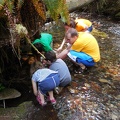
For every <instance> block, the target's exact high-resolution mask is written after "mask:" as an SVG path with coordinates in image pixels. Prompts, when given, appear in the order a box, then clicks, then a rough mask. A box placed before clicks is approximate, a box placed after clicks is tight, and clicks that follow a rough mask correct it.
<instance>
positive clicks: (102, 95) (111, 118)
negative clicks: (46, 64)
mask: <svg viewBox="0 0 120 120" xmlns="http://www.w3.org/2000/svg"><path fill="white" fill-rule="evenodd" d="M72 15H74V16H80V15H79V14H78V13H72ZM83 16H84V17H86V18H88V19H90V20H91V21H92V22H93V21H94V22H96V23H97V25H96V26H97V27H96V26H94V27H96V28H97V29H98V30H99V31H103V32H105V33H106V34H107V36H106V37H103V36H101V34H100V35H97V36H96V35H95V37H96V38H97V41H98V43H99V46H100V51H101V60H100V62H98V63H97V64H96V65H95V66H94V67H92V68H88V70H87V71H86V72H84V73H83V74H75V73H74V67H71V62H70V61H68V60H66V61H65V62H66V63H67V65H68V67H69V69H70V71H71V75H72V79H73V81H72V83H71V85H70V86H68V87H66V88H64V89H63V90H62V92H61V93H60V94H59V95H56V94H55V97H56V100H57V104H56V105H55V106H52V105H51V104H49V103H48V105H47V106H46V107H44V108H43V107H41V106H40V105H39V104H38V103H37V101H36V99H35V97H34V95H33V93H32V88H31V87H30V88H29V87H27V86H25V85H21V88H20V87H19V89H18V90H20V91H21V92H22V93H23V94H22V96H21V97H20V98H17V99H16V100H17V101H16V100H14V101H13V100H7V101H6V105H7V106H8V107H11V106H12V105H13V104H14V105H17V104H19V103H20V102H24V101H32V105H31V106H30V107H29V108H28V111H27V116H26V118H25V119H27V120H58V119H59V120H119V119H120V116H119V113H120V109H119V108H120V87H119V86H120V54H119V53H120V27H119V26H120V23H118V22H117V23H113V22H112V21H110V20H109V19H106V18H105V17H102V16H99V17H96V18H95V17H94V19H93V18H92V16H90V15H89V14H86V13H83ZM54 29H55V30H54ZM52 30H53V31H52ZM52 30H51V31H50V32H51V33H52V34H53V37H54V48H58V46H59V44H60V43H61V42H60V41H61V40H62V38H63V36H64V34H63V28H61V26H59V27H56V26H54V27H53V29H52ZM15 86H16V87H15V88H18V87H17V85H15ZM21 89H22V90H21ZM14 102H16V104H15V103H14ZM12 103H13V104H12ZM10 105H11V106H10Z"/></svg>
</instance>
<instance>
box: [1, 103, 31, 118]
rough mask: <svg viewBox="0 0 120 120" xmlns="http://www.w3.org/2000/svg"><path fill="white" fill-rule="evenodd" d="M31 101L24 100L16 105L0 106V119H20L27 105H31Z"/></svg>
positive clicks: (25, 111) (24, 114)
mask: <svg viewBox="0 0 120 120" xmlns="http://www.w3.org/2000/svg"><path fill="white" fill-rule="evenodd" d="M31 104H32V102H31V101H30V102H24V103H22V104H20V105H19V106H18V107H11V108H0V119H4V118H6V117H7V118H10V119H11V120H21V118H24V117H25V116H26V113H27V110H28V107H29V106H31Z"/></svg>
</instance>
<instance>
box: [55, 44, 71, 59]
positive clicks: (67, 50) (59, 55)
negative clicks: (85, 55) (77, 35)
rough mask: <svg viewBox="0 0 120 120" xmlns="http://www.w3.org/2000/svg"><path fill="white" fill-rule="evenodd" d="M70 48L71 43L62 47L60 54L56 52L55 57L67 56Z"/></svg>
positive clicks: (63, 57)
mask: <svg viewBox="0 0 120 120" xmlns="http://www.w3.org/2000/svg"><path fill="white" fill-rule="evenodd" d="M70 48H71V45H69V46H68V47H67V48H66V49H64V50H63V51H62V52H61V53H60V54H57V58H61V59H65V58H66V57H67V54H68V52H69V51H70Z"/></svg>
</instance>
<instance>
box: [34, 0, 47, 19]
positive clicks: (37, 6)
mask: <svg viewBox="0 0 120 120" xmlns="http://www.w3.org/2000/svg"><path fill="white" fill-rule="evenodd" d="M32 2H33V5H34V7H35V9H36V11H37V12H38V14H39V15H40V16H41V17H42V19H43V20H45V19H46V13H45V7H44V4H43V2H42V0H41V1H40V0H32Z"/></svg>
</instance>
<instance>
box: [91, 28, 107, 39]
mask: <svg viewBox="0 0 120 120" xmlns="http://www.w3.org/2000/svg"><path fill="white" fill-rule="evenodd" d="M91 34H92V35H94V36H97V37H102V38H106V37H108V35H107V34H106V33H105V32H101V31H99V30H97V29H93V31H92V33H91Z"/></svg>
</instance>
